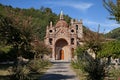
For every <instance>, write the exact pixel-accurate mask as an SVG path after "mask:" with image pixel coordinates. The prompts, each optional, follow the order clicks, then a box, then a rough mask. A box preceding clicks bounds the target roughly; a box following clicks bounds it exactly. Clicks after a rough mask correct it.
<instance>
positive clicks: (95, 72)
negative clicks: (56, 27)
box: [72, 50, 107, 80]
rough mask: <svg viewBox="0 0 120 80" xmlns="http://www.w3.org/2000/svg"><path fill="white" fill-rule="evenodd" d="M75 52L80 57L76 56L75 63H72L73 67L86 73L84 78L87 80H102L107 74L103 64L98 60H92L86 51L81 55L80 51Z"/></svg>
mask: <svg viewBox="0 0 120 80" xmlns="http://www.w3.org/2000/svg"><path fill="white" fill-rule="evenodd" d="M77 52H78V54H81V55H80V56H77V57H78V60H77V61H75V62H72V64H73V67H74V68H77V69H81V71H82V72H83V73H87V74H88V75H86V78H87V79H88V80H103V79H104V77H105V75H106V74H107V73H106V64H105V62H101V61H100V59H99V58H95V59H94V58H92V57H91V56H90V55H88V53H87V52H86V51H84V52H82V53H81V50H80V52H79V51H77Z"/></svg>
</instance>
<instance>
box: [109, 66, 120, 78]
mask: <svg viewBox="0 0 120 80" xmlns="http://www.w3.org/2000/svg"><path fill="white" fill-rule="evenodd" d="M108 77H109V78H112V79H114V80H117V79H118V78H119V77H120V68H118V69H115V68H111V69H110V70H109V76H108Z"/></svg>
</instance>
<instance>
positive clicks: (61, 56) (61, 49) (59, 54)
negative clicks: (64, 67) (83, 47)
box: [55, 39, 71, 60]
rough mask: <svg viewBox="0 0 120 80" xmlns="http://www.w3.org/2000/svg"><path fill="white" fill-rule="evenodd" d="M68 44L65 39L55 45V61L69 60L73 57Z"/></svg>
mask: <svg viewBox="0 0 120 80" xmlns="http://www.w3.org/2000/svg"><path fill="white" fill-rule="evenodd" d="M70 53H71V52H70V50H69V46H68V42H67V41H66V40H65V39H59V40H57V41H56V43H55V59H56V60H69V57H70V56H71V54H70Z"/></svg>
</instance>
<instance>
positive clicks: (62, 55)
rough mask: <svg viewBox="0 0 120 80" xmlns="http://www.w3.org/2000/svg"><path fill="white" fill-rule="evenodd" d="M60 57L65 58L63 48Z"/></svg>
mask: <svg viewBox="0 0 120 80" xmlns="http://www.w3.org/2000/svg"><path fill="white" fill-rule="evenodd" d="M60 59H61V60H64V51H63V50H60Z"/></svg>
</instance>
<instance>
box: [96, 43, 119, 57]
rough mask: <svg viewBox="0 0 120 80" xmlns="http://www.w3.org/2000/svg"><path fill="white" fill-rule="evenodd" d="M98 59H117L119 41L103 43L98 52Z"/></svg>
mask: <svg viewBox="0 0 120 80" xmlns="http://www.w3.org/2000/svg"><path fill="white" fill-rule="evenodd" d="M98 56H100V57H110V56H111V57H116V58H117V57H119V56H120V41H108V42H105V43H103V46H102V49H101V50H100V51H99V55H98Z"/></svg>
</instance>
